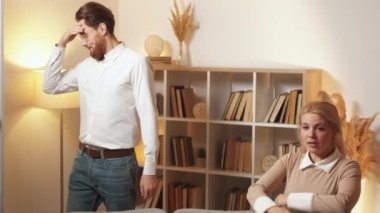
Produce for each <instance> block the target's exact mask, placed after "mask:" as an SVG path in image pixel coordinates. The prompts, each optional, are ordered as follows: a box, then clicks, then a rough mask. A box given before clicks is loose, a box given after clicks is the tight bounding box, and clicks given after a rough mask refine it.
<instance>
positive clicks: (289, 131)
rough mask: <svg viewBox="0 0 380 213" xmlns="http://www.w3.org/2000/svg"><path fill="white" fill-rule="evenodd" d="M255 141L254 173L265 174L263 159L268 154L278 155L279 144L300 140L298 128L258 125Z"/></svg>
mask: <svg viewBox="0 0 380 213" xmlns="http://www.w3.org/2000/svg"><path fill="white" fill-rule="evenodd" d="M255 135H256V137H255V143H254V156H255V158H254V174H260V175H261V174H263V173H264V171H263V169H262V159H263V158H264V157H265V156H266V155H275V156H278V145H279V144H280V143H289V142H296V141H298V138H297V129H294V128H272V127H256V129H255Z"/></svg>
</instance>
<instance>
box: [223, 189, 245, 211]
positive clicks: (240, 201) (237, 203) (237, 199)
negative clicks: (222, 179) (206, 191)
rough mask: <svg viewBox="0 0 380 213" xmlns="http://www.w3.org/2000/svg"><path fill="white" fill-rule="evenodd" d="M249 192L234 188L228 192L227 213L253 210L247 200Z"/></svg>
mask: <svg viewBox="0 0 380 213" xmlns="http://www.w3.org/2000/svg"><path fill="white" fill-rule="evenodd" d="M246 197H247V190H246V189H245V190H242V189H239V188H232V189H230V190H229V191H228V192H227V196H226V202H225V204H224V210H226V211H240V210H249V209H250V208H251V206H250V204H249V202H248V200H247V198H246Z"/></svg>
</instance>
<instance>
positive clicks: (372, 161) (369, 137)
mask: <svg viewBox="0 0 380 213" xmlns="http://www.w3.org/2000/svg"><path fill="white" fill-rule="evenodd" d="M318 98H319V100H323V101H329V102H331V103H332V104H334V105H335V106H336V108H337V110H338V113H339V117H340V119H341V124H342V135H343V141H344V143H345V144H344V146H345V150H346V154H347V157H348V158H350V159H353V160H355V161H357V162H358V163H359V164H360V168H361V171H362V174H363V177H365V178H367V179H369V180H375V181H380V180H379V179H380V155H379V154H378V153H379V152H380V143H379V142H378V141H375V140H374V132H373V131H372V130H371V129H370V127H371V124H372V123H373V121H374V120H375V118H376V116H377V113H376V114H374V115H373V116H371V117H367V118H360V117H358V116H355V115H354V116H353V117H352V118H351V120H350V121H347V119H346V104H345V101H344V98H343V96H342V95H341V94H339V93H333V94H331V96H329V95H328V94H327V93H326V92H324V91H320V92H319V93H318Z"/></svg>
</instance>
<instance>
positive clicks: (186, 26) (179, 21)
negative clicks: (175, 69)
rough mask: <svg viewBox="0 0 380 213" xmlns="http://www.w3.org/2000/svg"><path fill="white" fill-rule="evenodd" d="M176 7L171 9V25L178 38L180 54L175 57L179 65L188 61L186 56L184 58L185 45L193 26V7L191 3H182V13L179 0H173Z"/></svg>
mask: <svg viewBox="0 0 380 213" xmlns="http://www.w3.org/2000/svg"><path fill="white" fill-rule="evenodd" d="M173 2H174V8H173V9H171V10H170V12H171V19H170V22H171V25H172V28H173V31H174V34H175V36H176V37H177V40H178V45H179V47H178V48H179V54H178V56H177V58H176V59H175V63H176V64H177V65H184V64H186V63H187V61H186V58H184V52H183V45H184V43H186V39H187V37H188V35H189V33H190V31H191V29H192V26H193V7H192V5H191V3H189V4H188V5H186V6H184V5H182V8H181V9H182V14H181V12H180V10H179V7H178V4H177V0H173Z"/></svg>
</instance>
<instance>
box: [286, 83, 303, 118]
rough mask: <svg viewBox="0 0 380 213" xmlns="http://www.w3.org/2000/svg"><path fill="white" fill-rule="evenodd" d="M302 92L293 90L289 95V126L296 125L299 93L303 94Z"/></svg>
mask: <svg viewBox="0 0 380 213" xmlns="http://www.w3.org/2000/svg"><path fill="white" fill-rule="evenodd" d="M301 92H302V90H299V89H295V90H291V91H290V93H289V102H288V104H289V105H288V108H287V110H288V111H289V113H288V115H289V116H288V118H287V123H289V124H295V120H296V110H297V97H298V93H301Z"/></svg>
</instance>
